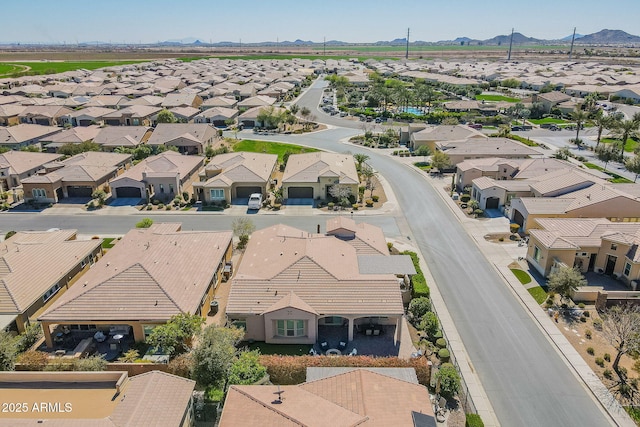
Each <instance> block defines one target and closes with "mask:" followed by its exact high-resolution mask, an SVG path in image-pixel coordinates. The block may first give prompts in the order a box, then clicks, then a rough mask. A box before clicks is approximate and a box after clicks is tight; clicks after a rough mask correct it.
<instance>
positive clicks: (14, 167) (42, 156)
mask: <svg viewBox="0 0 640 427" xmlns="http://www.w3.org/2000/svg"><path fill="white" fill-rule="evenodd" d="M62 157H64V156H63V155H61V154H49V153H31V152H28V151H15V150H12V151H7V152H6V153H2V154H0V168H5V167H9V168H10V171H9V173H10V174H17V175H21V174H23V173H25V172H27V171H30V170H32V169H39V168H40V167H42V166H43V165H44V164H46V163H49V162H52V161H55V160H58V159H61V158H62Z"/></svg>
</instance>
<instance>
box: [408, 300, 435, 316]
mask: <svg viewBox="0 0 640 427" xmlns="http://www.w3.org/2000/svg"><path fill="white" fill-rule="evenodd" d="M429 311H431V300H430V299H429V298H426V297H420V298H414V299H412V300H411V302H410V303H409V313H411V316H412V317H413V319H415V320H416V321H419V320H420V319H422V317H423V316H424V315H425V314H427V313H428V312H429Z"/></svg>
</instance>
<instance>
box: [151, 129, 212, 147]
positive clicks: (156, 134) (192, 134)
mask: <svg viewBox="0 0 640 427" xmlns="http://www.w3.org/2000/svg"><path fill="white" fill-rule="evenodd" d="M216 137H217V131H216V129H215V128H214V127H213V126H211V125H208V124H206V123H158V125H157V126H156V128H155V129H154V130H153V133H152V134H151V137H150V138H149V140H148V141H147V144H148V145H150V146H158V145H164V146H165V147H169V146H173V147H178V150H179V151H180V153H186V154H202V153H204V150H205V147H207V146H208V145H211V144H212V143H213V141H214V140H215V139H216Z"/></svg>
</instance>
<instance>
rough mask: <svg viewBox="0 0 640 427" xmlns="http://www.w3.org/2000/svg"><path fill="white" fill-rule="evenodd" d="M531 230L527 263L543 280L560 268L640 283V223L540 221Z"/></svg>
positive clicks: (546, 219) (550, 219)
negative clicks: (574, 269)
mask: <svg viewBox="0 0 640 427" xmlns="http://www.w3.org/2000/svg"><path fill="white" fill-rule="evenodd" d="M536 222H537V227H539V228H534V229H532V230H530V235H529V236H530V237H529V247H528V249H527V260H528V261H529V262H530V263H531V265H532V266H533V267H534V268H535V269H536V270H537V271H538V272H539V273H540V274H541V275H542V276H544V277H547V276H548V275H549V274H551V273H553V272H554V271H555V270H556V269H557V268H558V267H560V266H569V267H576V268H578V269H579V270H580V271H581V272H583V273H584V272H588V271H595V272H599V273H604V274H606V275H609V276H614V277H616V278H618V279H620V280H622V281H623V282H624V283H625V284H626V285H627V286H629V287H630V288H632V289H633V290H638V283H640V249H639V245H640V223H638V222H611V221H609V220H607V219H605V218H538V219H536Z"/></svg>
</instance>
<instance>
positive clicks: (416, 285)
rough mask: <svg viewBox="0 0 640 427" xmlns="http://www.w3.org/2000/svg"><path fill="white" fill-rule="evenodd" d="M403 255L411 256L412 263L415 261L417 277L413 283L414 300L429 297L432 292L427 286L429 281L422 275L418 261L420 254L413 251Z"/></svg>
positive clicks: (413, 279) (412, 280) (405, 252)
mask: <svg viewBox="0 0 640 427" xmlns="http://www.w3.org/2000/svg"><path fill="white" fill-rule="evenodd" d="M401 255H409V256H410V257H411V261H413V267H414V268H415V269H416V275H415V276H413V277H412V279H411V282H412V283H413V293H412V295H411V296H412V297H413V298H420V297H427V298H429V295H430V293H431V291H430V290H429V286H428V285H427V281H426V280H425V278H424V274H422V269H421V268H420V260H419V259H418V254H417V253H415V252H411V251H404V252H402V253H401Z"/></svg>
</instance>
